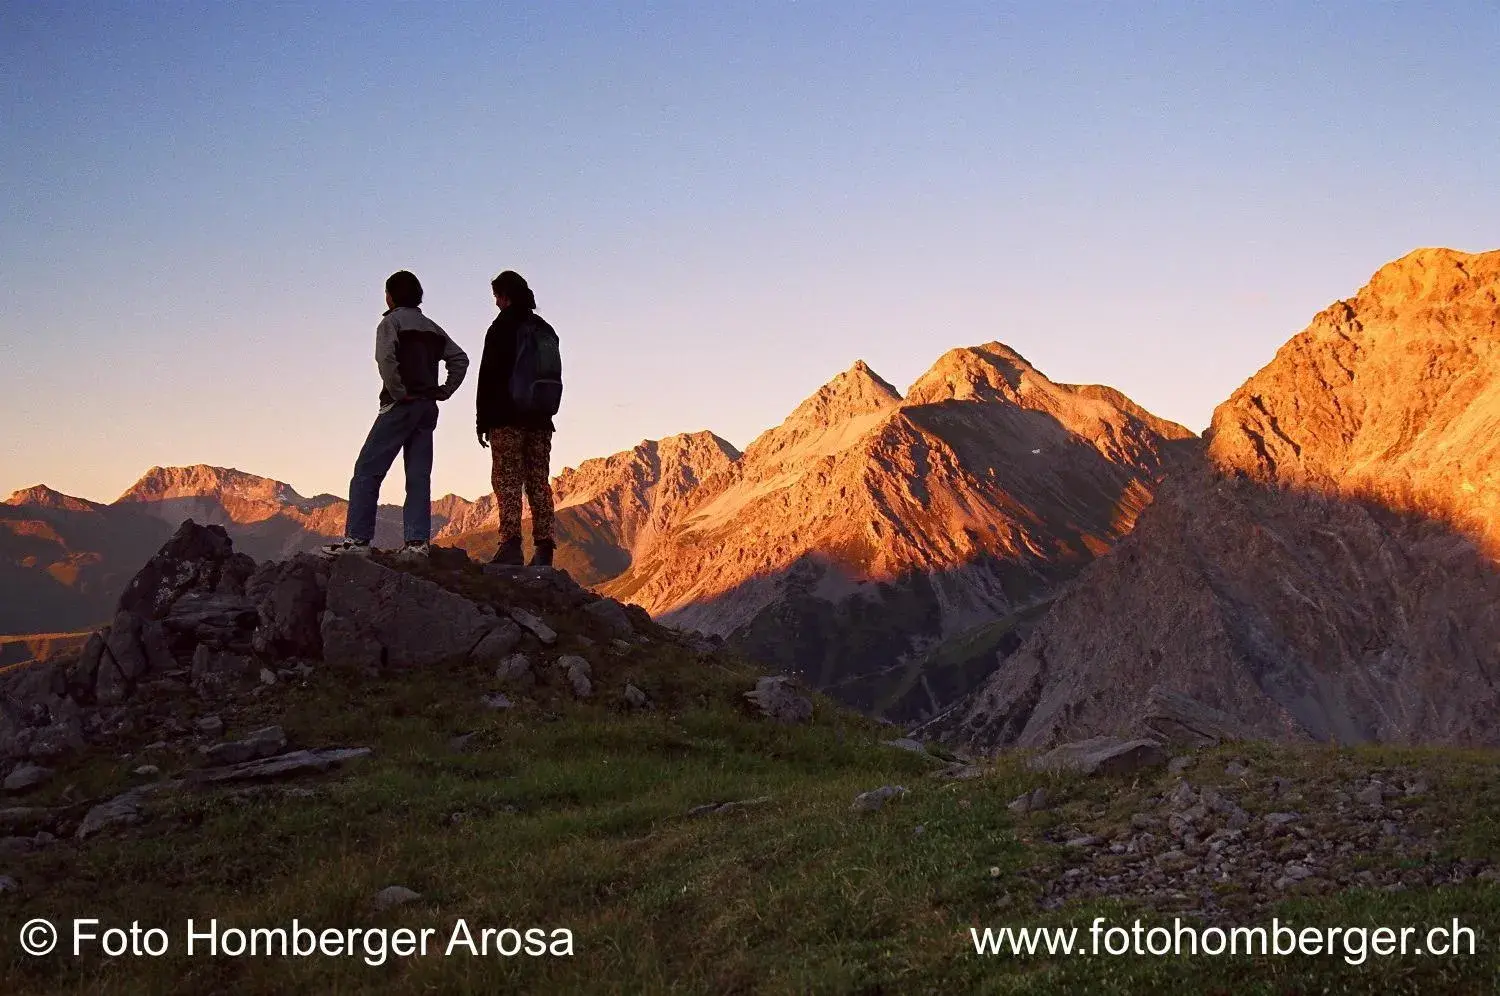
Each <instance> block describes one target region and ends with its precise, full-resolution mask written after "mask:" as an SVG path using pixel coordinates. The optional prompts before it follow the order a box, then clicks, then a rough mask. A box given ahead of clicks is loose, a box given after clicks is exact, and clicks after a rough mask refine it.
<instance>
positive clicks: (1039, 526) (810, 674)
mask: <svg viewBox="0 0 1500 996" xmlns="http://www.w3.org/2000/svg"><path fill="white" fill-rule="evenodd" d="M1181 445H1188V446H1191V445H1193V437H1192V434H1191V433H1189V432H1188V431H1187V430H1185V429H1183V428H1181V427H1180V426H1174V425H1172V424H1171V423H1167V422H1165V421H1164V420H1161V419H1156V418H1154V417H1151V416H1149V415H1147V414H1145V413H1144V412H1143V411H1142V410H1141V409H1139V407H1138V406H1135V405H1133V404H1130V403H1128V402H1125V401H1124V399H1123V398H1122V396H1120V395H1118V393H1117V392H1112V391H1110V390H1109V389H1107V388H1097V387H1076V386H1072V385H1064V384H1057V383H1055V382H1053V381H1051V380H1050V379H1048V378H1047V377H1045V376H1044V375H1042V374H1041V373H1040V372H1039V371H1037V370H1036V369H1035V368H1034V367H1032V366H1031V365H1030V364H1029V363H1027V362H1026V361H1025V360H1024V358H1022V357H1020V356H1019V354H1017V353H1015V352H1014V351H1013V350H1011V349H1009V348H1008V347H1006V346H1004V345H1002V344H1000V343H987V344H984V345H981V346H976V347H972V348H967V349H959V350H953V351H950V352H949V353H947V354H945V355H944V356H943V357H942V358H940V359H939V361H938V362H937V363H936V364H935V365H934V366H933V368H932V369H931V370H929V371H928V372H927V373H926V374H924V375H923V377H921V378H920V379H919V380H918V381H917V382H916V384H914V385H913V386H912V389H911V391H909V392H908V395H907V396H906V397H905V398H903V397H902V396H901V394H900V393H899V392H898V391H897V390H896V389H895V388H894V387H892V386H891V385H890V384H889V383H887V382H886V381H884V380H883V379H881V378H880V377H879V376H878V375H877V374H876V373H875V372H874V371H873V370H871V369H870V368H869V367H868V365H866V364H864V363H863V362H861V363H856V364H855V365H854V366H853V367H851V368H850V369H849V370H847V371H845V372H844V373H842V374H839V375H838V376H837V377H835V378H834V379H833V380H832V381H830V382H829V383H828V384H826V385H824V386H823V387H822V388H820V389H819V390H818V391H817V392H815V393H814V394H813V395H812V396H811V397H809V398H808V399H807V400H806V401H804V402H803V403H802V404H801V405H799V406H798V408H797V409H796V410H795V411H793V412H792V414H791V415H790V416H788V418H787V419H786V420H785V421H784V422H783V423H782V424H780V425H779V426H776V427H775V428H773V429H770V430H768V431H767V432H765V433H763V434H762V435H761V436H760V437H758V438H757V439H756V440H755V441H754V442H752V443H751V444H750V445H749V446H748V447H746V449H745V452H744V454H743V455H742V456H741V457H740V459H739V460H737V461H735V462H734V463H733V464H732V465H731V466H729V467H728V468H726V469H725V470H724V471H722V472H720V473H718V474H716V475H713V476H710V477H708V478H707V479H706V480H704V482H703V484H702V485H701V486H700V487H699V488H697V489H696V490H695V491H693V492H692V494H691V496H690V502H689V506H688V507H687V509H686V510H685V511H684V512H683V513H682V514H681V515H680V516H679V518H678V521H677V524H676V525H675V527H674V528H672V529H671V530H670V531H669V532H668V533H667V534H665V535H664V536H663V537H662V538H661V539H660V540H658V542H657V543H656V544H655V546H654V548H653V549H651V550H648V551H645V552H644V553H643V554H642V555H641V556H639V557H638V558H636V560H635V561H634V562H633V563H632V565H631V568H630V569H629V570H628V571H627V572H626V573H625V574H623V575H621V576H620V577H619V578H616V579H614V580H613V581H611V582H609V583H608V584H606V585H605V586H603V588H602V590H604V591H606V592H607V593H609V594H612V595H615V596H616V597H621V598H628V599H630V600H632V601H635V602H638V603H639V604H641V605H642V606H644V607H645V608H647V609H648V611H650V612H652V613H653V615H655V616H657V617H659V618H661V619H663V620H665V621H667V622H670V623H671V624H673V625H678V626H683V627H687V628H692V629H695V630H698V631H701V632H706V633H712V634H716V635H720V636H723V637H725V638H726V639H729V640H730V641H731V642H733V643H734V644H735V645H736V646H738V647H740V648H741V649H743V650H744V651H745V652H746V653H748V654H750V655H751V656H754V657H756V658H757V659H760V660H763V661H766V662H767V663H770V664H772V665H774V666H776V667H778V668H781V669H783V670H785V671H787V672H789V673H797V674H801V675H803V676H805V677H806V679H807V680H808V681H809V682H810V683H812V684H813V685H814V686H816V687H819V688H822V689H825V690H828V691H830V692H831V693H832V694H835V695H837V696H838V697H840V698H842V699H844V700H845V701H848V702H851V703H854V704H856V705H859V706H861V707H863V708H867V709H873V710H876V711H886V712H888V713H890V712H894V713H895V714H896V715H900V716H908V715H912V714H914V713H917V712H919V711H920V710H923V709H927V708H932V707H933V706H934V705H935V704H936V703H937V702H938V701H944V700H946V699H948V698H951V697H953V696H956V695H958V694H961V693H962V692H964V691H966V690H967V689H968V688H969V687H971V685H970V684H968V682H970V681H971V680H972V678H971V677H970V676H969V675H968V674H967V672H966V671H965V670H964V669H963V668H951V669H948V670H947V671H945V672H943V673H936V672H931V671H929V670H928V669H925V668H924V666H923V664H924V661H925V660H926V657H927V655H928V654H929V652H930V651H932V650H933V648H934V647H936V646H938V645H939V644H941V643H942V642H943V641H944V640H947V639H949V638H951V637H953V636H955V635H956V634H959V633H961V632H963V631H965V630H967V629H969V628H971V627H975V626H979V625H982V624H986V623H989V622H991V621H993V620H995V619H996V618H998V617H1004V616H1007V615H1011V614H1014V613H1018V612H1023V611H1025V610H1027V609H1028V608H1029V607H1030V606H1031V605H1033V604H1034V603H1036V602H1037V601H1038V600H1041V599H1044V598H1046V597H1048V596H1049V595H1050V593H1051V592H1052V591H1054V590H1055V588H1056V587H1057V585H1058V584H1059V583H1061V582H1062V581H1064V580H1066V579H1067V578H1068V577H1070V576H1071V575H1072V574H1073V573H1075V572H1076V571H1077V570H1078V569H1079V568H1080V567H1082V566H1083V565H1084V564H1086V563H1087V562H1089V561H1090V560H1091V559H1092V558H1093V557H1094V556H1096V555H1097V554H1098V553H1100V552H1102V551H1104V550H1106V549H1108V548H1109V547H1110V546H1111V545H1113V544H1114V543H1115V542H1117V541H1118V540H1119V539H1120V537H1122V536H1124V535H1125V534H1127V533H1128V532H1129V531H1130V529H1131V528H1132V526H1133V524H1134V521H1135V518H1136V516H1137V515H1138V514H1139V513H1140V511H1141V510H1142V509H1143V508H1144V507H1145V506H1146V505H1147V504H1148V503H1149V501H1150V497H1151V493H1152V490H1153V489H1154V486H1155V481H1156V480H1157V478H1158V477H1159V476H1160V474H1161V473H1162V471H1163V470H1164V468H1165V466H1166V462H1167V461H1168V459H1169V458H1170V457H1169V453H1170V451H1171V450H1172V449H1173V448H1174V447H1176V446H1181ZM934 674H936V676H935V677H933V675H934ZM929 678H931V680H928V679H929Z"/></svg>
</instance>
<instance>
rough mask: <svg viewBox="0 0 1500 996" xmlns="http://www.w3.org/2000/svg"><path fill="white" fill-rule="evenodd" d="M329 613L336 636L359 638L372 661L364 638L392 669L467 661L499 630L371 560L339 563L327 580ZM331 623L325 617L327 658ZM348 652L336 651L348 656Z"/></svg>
mask: <svg viewBox="0 0 1500 996" xmlns="http://www.w3.org/2000/svg"><path fill="white" fill-rule="evenodd" d="M327 604H328V609H327V611H328V613H329V615H330V616H333V617H336V618H337V620H338V622H337V623H336V624H335V629H336V633H335V635H336V636H338V637H340V638H342V639H348V638H349V637H350V636H354V637H355V639H356V641H358V642H359V643H361V644H362V646H361V647H359V648H358V649H359V650H360V651H361V652H362V653H364V654H366V655H367V653H368V650H367V647H368V645H367V644H364V643H363V639H364V638H365V637H367V638H370V639H373V640H374V641H375V642H376V643H378V644H379V646H380V647H381V648H382V650H383V657H384V663H385V664H386V665H388V666H391V667H424V666H430V665H433V664H438V663H441V662H444V661H452V660H463V659H465V658H467V657H468V656H469V654H470V652H471V651H473V649H474V648H475V646H477V645H478V643H479V641H480V640H481V639H482V638H483V637H484V636H486V635H487V634H488V633H489V631H490V630H491V629H492V628H493V627H494V625H495V620H494V617H492V616H489V615H486V614H485V613H484V612H482V611H480V609H479V606H477V605H475V604H474V603H473V602H471V601H469V600H468V599H467V598H464V597H463V596H462V595H457V594H454V593H453V592H451V591H448V590H447V589H445V588H443V587H441V586H439V585H437V584H434V583H433V582H431V581H427V580H424V579H422V578H417V577H413V576H412V575H410V574H405V573H403V572H401V571H395V570H391V569H390V568H388V567H385V566H383V565H381V564H378V563H376V562H375V561H374V560H372V559H370V558H368V557H340V558H338V559H337V560H336V561H335V562H334V565H333V568H332V570H331V572H330V574H329V579H328V603H327ZM328 622H329V617H328V616H325V617H324V625H323V630H322V635H323V638H324V640H325V645H324V656H325V658H327V657H328V656H329V654H330V650H329V648H328V646H327V644H326V640H327V638H328V636H329V625H328ZM349 649H350V648H348V647H340V648H338V649H336V650H335V651H333V653H334V656H335V657H344V656H348V651H349Z"/></svg>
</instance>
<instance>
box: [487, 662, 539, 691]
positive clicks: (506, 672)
mask: <svg viewBox="0 0 1500 996" xmlns="http://www.w3.org/2000/svg"><path fill="white" fill-rule="evenodd" d="M495 681H496V682H498V683H499V684H500V686H501V687H502V688H530V687H531V686H533V685H535V684H536V675H535V674H534V673H532V670H531V659H530V658H529V657H527V656H526V655H525V654H511V655H510V656H509V657H507V658H506V659H505V660H503V661H501V662H500V665H499V666H498V667H496V668H495Z"/></svg>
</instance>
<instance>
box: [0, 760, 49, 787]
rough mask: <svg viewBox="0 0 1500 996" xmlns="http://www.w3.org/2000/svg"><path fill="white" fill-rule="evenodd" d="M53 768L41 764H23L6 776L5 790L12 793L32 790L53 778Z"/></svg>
mask: <svg viewBox="0 0 1500 996" xmlns="http://www.w3.org/2000/svg"><path fill="white" fill-rule="evenodd" d="M52 774H53V772H52V769H51V768H44V767H42V766H41V765H39V764H22V765H19V766H18V767H17V768H16V770H14V771H12V772H11V773H10V774H8V775H6V776H5V791H7V792H9V793H11V794H12V795H19V794H21V793H22V792H30V791H31V790H32V789H34V788H39V787H41V786H42V785H45V784H47V782H49V781H51V780H52Z"/></svg>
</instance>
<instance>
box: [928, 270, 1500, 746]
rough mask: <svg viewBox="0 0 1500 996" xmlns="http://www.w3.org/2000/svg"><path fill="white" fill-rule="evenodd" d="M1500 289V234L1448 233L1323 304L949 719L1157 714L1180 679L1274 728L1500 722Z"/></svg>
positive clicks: (1348, 730) (1407, 733)
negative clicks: (1445, 244)
mask: <svg viewBox="0 0 1500 996" xmlns="http://www.w3.org/2000/svg"><path fill="white" fill-rule="evenodd" d="M1497 301H1500V252H1490V253H1484V254H1479V255H1469V254H1465V253H1458V252H1453V251H1451V250H1445V249H1427V250H1420V251H1418V252H1414V253H1412V254H1410V255H1408V256H1405V257H1403V258H1402V259H1399V260H1397V261H1395V262H1393V263H1391V264H1389V265H1388V266H1386V267H1384V268H1382V269H1381V270H1380V271H1379V272H1378V273H1377V274H1375V276H1374V277H1373V278H1372V279H1371V281H1370V283H1369V284H1368V285H1367V286H1366V287H1364V288H1363V289H1362V290H1361V291H1360V292H1359V293H1358V294H1357V295H1356V296H1355V297H1354V298H1352V299H1350V300H1348V301H1340V302H1338V303H1336V304H1334V305H1332V306H1330V307H1329V308H1327V309H1325V310H1324V311H1323V312H1322V313H1320V314H1319V315H1318V316H1317V317H1316V318H1314V320H1313V322H1312V324H1311V325H1310V326H1309V327H1308V328H1307V330H1306V331H1304V332H1302V333H1301V334H1300V335H1298V336H1296V337H1295V338H1293V339H1292V340H1291V341H1290V342H1288V343H1287V344H1286V345H1285V346H1284V347H1283V348H1282V349H1281V350H1280V352H1279V353H1278V354H1277V355H1276V358H1275V359H1274V360H1273V361H1272V362H1271V363H1270V364H1268V365H1267V366H1266V367H1265V368H1264V369H1263V370H1261V371H1260V372H1259V373H1257V374H1256V375H1255V376H1253V377H1251V378H1250V379H1249V380H1248V381H1246V382H1245V384H1244V386H1242V387H1241V388H1240V389H1239V390H1238V391H1236V392H1235V393H1234V395H1233V396H1232V397H1231V398H1230V399H1229V400H1227V401H1226V402H1225V403H1224V404H1223V405H1221V406H1220V407H1219V409H1218V410H1217V411H1216V413H1215V415H1214V419H1213V424H1212V427H1211V429H1210V431H1209V432H1208V433H1207V434H1206V439H1207V447H1206V451H1205V458H1204V459H1202V460H1201V461H1196V462H1194V463H1190V464H1188V465H1187V466H1185V467H1184V468H1183V469H1181V470H1180V471H1178V472H1175V473H1174V474H1173V475H1172V476H1171V477H1170V478H1169V480H1168V481H1167V482H1166V483H1165V484H1164V485H1163V486H1162V487H1161V488H1160V489H1159V490H1158V492H1157V495H1156V500H1155V502H1154V503H1153V504H1152V505H1151V507H1150V508H1149V509H1147V510H1146V512H1145V513H1144V514H1143V515H1142V516H1141V519H1140V522H1139V523H1138V525H1137V528H1136V529H1135V531H1134V532H1133V533H1132V534H1131V535H1130V537H1129V538H1127V539H1126V540H1124V541H1123V542H1122V543H1120V544H1119V545H1118V546H1117V547H1116V549H1115V550H1114V551H1112V552H1111V553H1110V554H1109V555H1107V556H1105V557H1102V558H1100V559H1099V560H1098V561H1097V562H1095V563H1094V564H1093V565H1092V566H1091V567H1089V568H1088V569H1087V570H1085V571H1084V573H1083V574H1082V575H1081V576H1080V578H1079V581H1078V583H1077V585H1076V586H1075V587H1074V588H1073V589H1071V590H1070V591H1069V592H1068V593H1067V594H1066V595H1065V596H1064V597H1062V598H1060V599H1059V600H1058V601H1057V603H1056V604H1055V605H1054V606H1053V607H1052V608H1051V609H1050V611H1049V612H1048V614H1047V615H1046V617H1045V618H1044V619H1043V620H1042V621H1041V622H1040V623H1039V624H1038V626H1037V627H1036V629H1035V630H1034V631H1033V632H1032V633H1031V635H1030V636H1029V637H1028V639H1027V640H1026V641H1025V642H1024V643H1023V644H1022V645H1021V646H1020V647H1019V649H1017V650H1016V651H1015V652H1014V653H1012V654H1010V655H1008V656H1006V657H1005V658H1004V660H1003V662H1001V663H999V666H998V667H997V668H996V670H995V671H994V673H993V675H992V676H991V677H990V678H989V680H988V681H986V683H985V684H984V686H983V687H982V688H981V689H980V690H978V691H977V692H976V693H975V694H974V695H973V696H972V697H971V698H970V699H968V700H967V701H966V702H965V703H963V704H962V706H961V707H960V708H958V709H956V710H955V711H954V712H953V713H952V714H950V715H949V716H948V717H945V718H944V719H943V720H942V721H941V722H940V723H939V724H938V725H939V726H941V727H942V728H943V729H944V730H945V731H946V733H947V735H948V736H950V737H952V738H954V739H957V740H962V741H966V742H968V743H971V744H976V745H982V746H990V745H996V744H1011V743H1014V744H1022V745H1032V746H1036V745H1043V744H1048V743H1053V742H1056V741H1059V740H1071V739H1076V738H1081V737H1086V736H1092V735H1096V734H1100V733H1115V732H1130V733H1153V732H1157V731H1160V730H1161V729H1163V728H1164V726H1163V724H1164V722H1168V723H1169V721H1170V717H1164V715H1163V712H1162V706H1161V702H1162V701H1165V700H1166V699H1167V698H1168V697H1164V696H1158V695H1155V694H1154V690H1156V689H1163V690H1166V691H1168V692H1175V693H1179V694H1180V695H1185V696H1188V697H1190V698H1191V699H1193V700H1195V701H1196V702H1197V703H1198V704H1200V705H1202V706H1206V707H1208V708H1209V709H1210V710H1217V711H1218V712H1219V713H1221V714H1222V715H1224V716H1227V717H1229V718H1230V719H1232V720H1233V721H1234V722H1235V723H1236V724H1237V725H1238V726H1239V727H1240V728H1241V729H1242V730H1244V731H1247V732H1249V733H1252V734H1255V735H1259V736H1266V737H1273V738H1281V739H1304V738H1310V739H1317V740H1324V741H1337V742H1341V743H1350V742H1362V741H1371V740H1382V741H1395V742H1419V741H1426V742H1437V743H1455V744H1481V743H1482V744H1494V743H1496V742H1497V741H1500V693H1497V691H1496V688H1497V682H1496V679H1497V678H1500V560H1497V558H1496V555H1495V552H1494V550H1495V545H1496V540H1497V538H1500V516H1497V512H1500V508H1497V481H1496V473H1497V468H1500V432H1497V430H1500V387H1497V381H1500V304H1497ZM1167 711H1168V712H1170V711H1171V710H1167Z"/></svg>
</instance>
